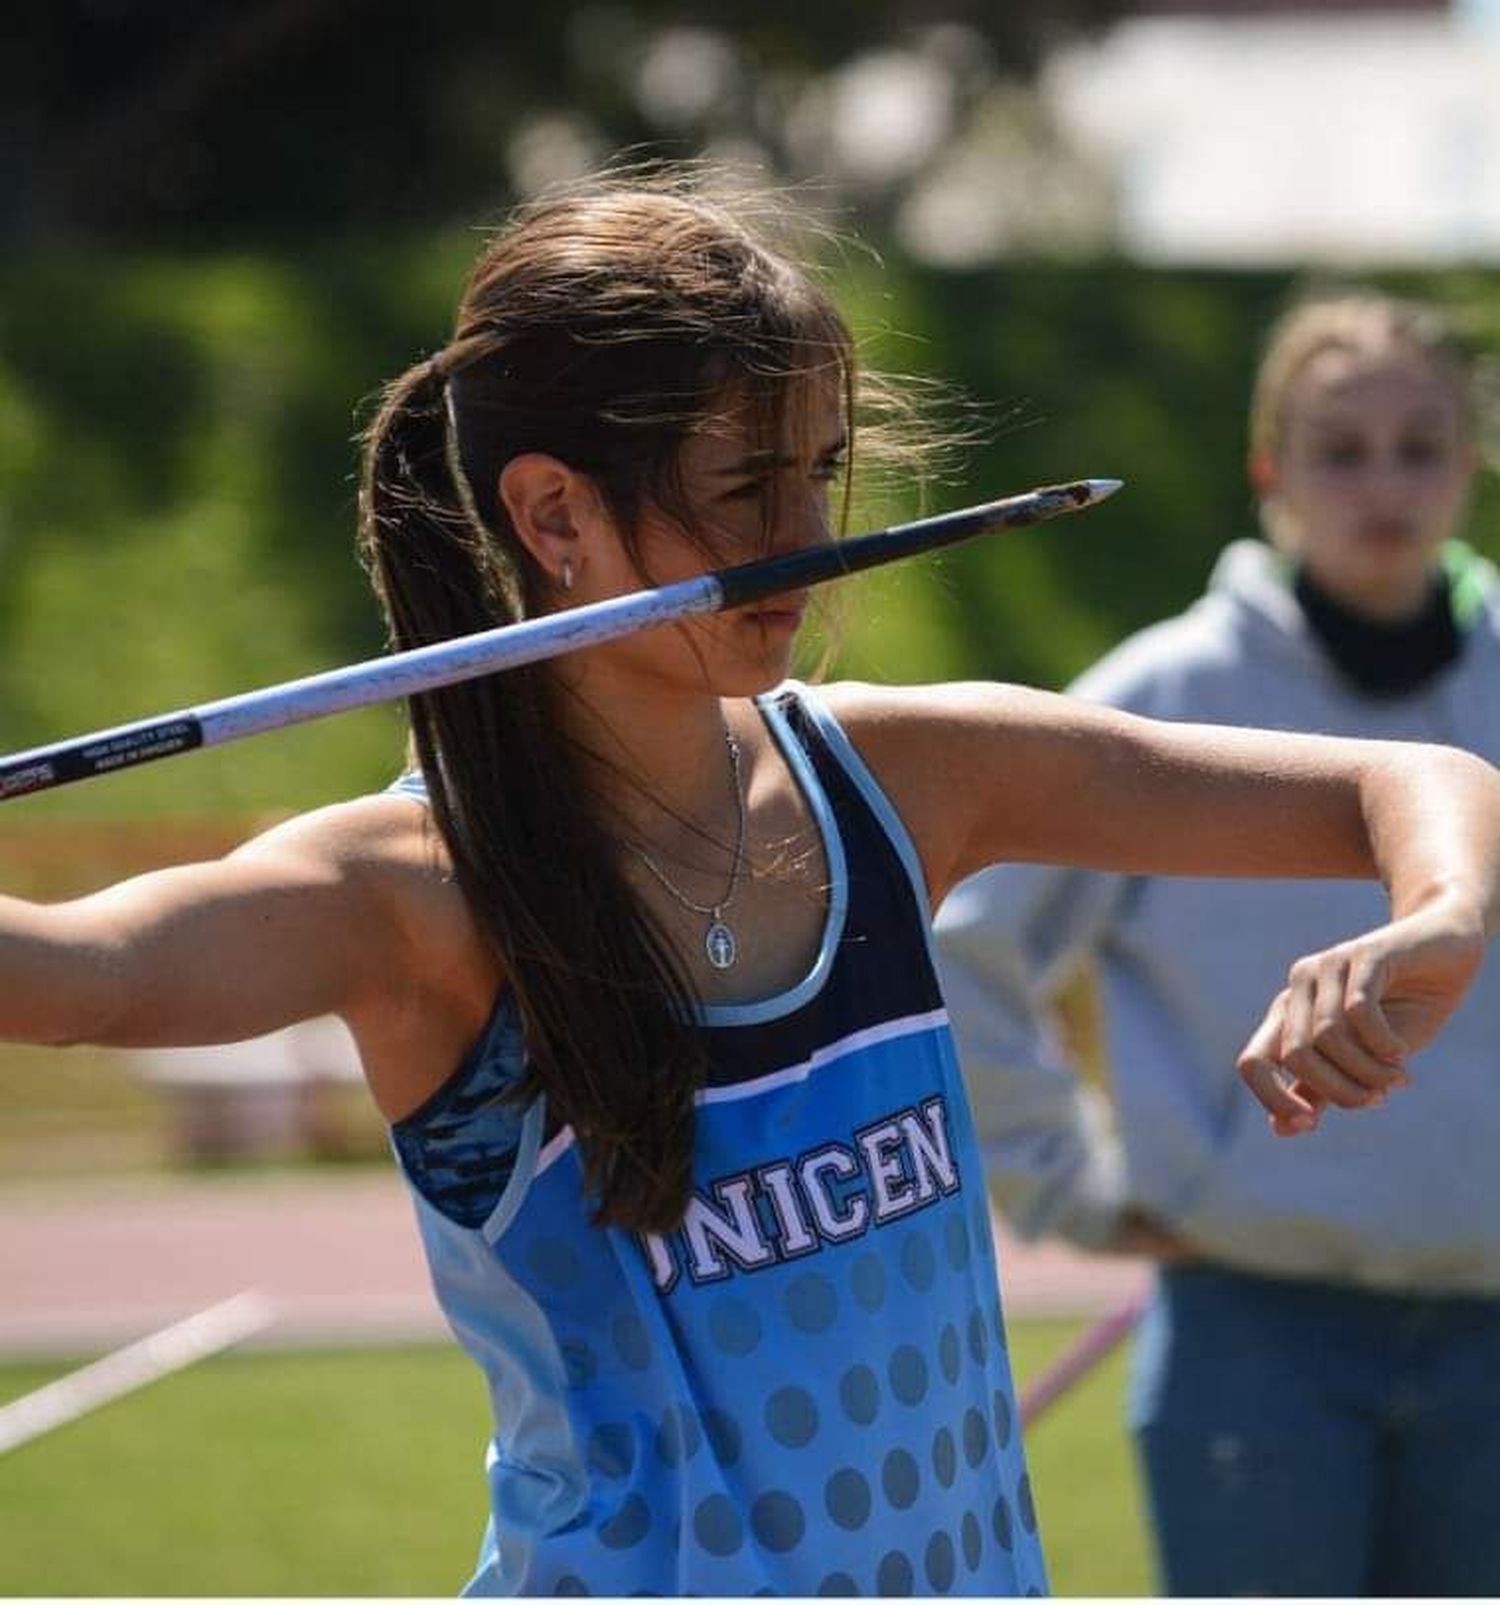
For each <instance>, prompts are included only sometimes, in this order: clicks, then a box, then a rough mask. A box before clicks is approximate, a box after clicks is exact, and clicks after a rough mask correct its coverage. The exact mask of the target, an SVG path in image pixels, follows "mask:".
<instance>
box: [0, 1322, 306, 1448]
mask: <svg viewBox="0 0 1500 1605" xmlns="http://www.w3.org/2000/svg"><path fill="white" fill-rule="evenodd" d="M274 1319H275V1310H274V1308H273V1307H272V1305H271V1301H270V1300H269V1299H267V1298H265V1297H264V1296H263V1295H262V1294H260V1293H257V1292H254V1291H253V1290H252V1291H248V1292H244V1293H237V1294H236V1295H235V1296H234V1297H233V1298H230V1299H225V1300H224V1302H223V1303H221V1304H213V1305H210V1306H209V1308H208V1309H206V1310H199V1311H198V1313H197V1314H196V1315H190V1316H188V1317H187V1319H186V1320H182V1321H178V1322H176V1323H175V1324H173V1325H172V1326H168V1327H164V1328H163V1329H162V1330H161V1331H160V1332H153V1333H152V1334H151V1335H150V1336H149V1337H143V1338H141V1339H140V1340H139V1341H138V1342H136V1343H130V1344H127V1345H126V1347H125V1348H123V1349H116V1350H115V1352H114V1353H113V1354H106V1355H105V1356H104V1358H103V1359H102V1360H95V1361H94V1362H93V1363H92V1364H91V1365H86V1366H84V1367H82V1369H81V1370H78V1371H70V1372H69V1373H68V1374H67V1375H66V1376H64V1377H59V1378H58V1379H57V1381H56V1382H49V1383H47V1385H46V1386H45V1387H41V1388H38V1389H37V1390H36V1391H35V1392H34V1393H27V1394H23V1395H22V1396H21V1397H20V1398H19V1399H13V1400H12V1401H11V1402H10V1403H9V1404H6V1405H3V1406H0V1454H6V1453H7V1452H8V1451H10V1450H12V1449H19V1448H20V1446H21V1445H22V1444H23V1443H30V1441H31V1440H32V1439H33V1438H40V1437H41V1436H42V1435H43V1434H44V1433H48V1432H51V1431H52V1430H53V1429H54V1428H56V1427H61V1426H65V1425H66V1424H67V1423H68V1422H69V1421H76V1420H77V1419H78V1418H79V1416H83V1415H87V1414H88V1413H89V1411H91V1410H97V1409H98V1408H99V1406H100V1405H102V1404H108V1403H109V1402H110V1401H111V1400H112V1399H118V1398H121V1397H122V1396H123V1395H124V1394H127V1393H133V1392H134V1391H135V1390H136V1389H137V1388H144V1387H146V1386H147V1385H148V1384H149V1383H152V1382H159V1381H160V1380H161V1379H162V1378H163V1377H165V1376H170V1375H171V1374H172V1372H174V1371H181V1370H184V1369H185V1368H186V1367H187V1366H190V1365H194V1364H196V1363H197V1362H198V1361H199V1360H202V1359H206V1358H207V1357H208V1356H209V1355H210V1354H217V1353H218V1352H219V1351H220V1350H221V1349H227V1348H229V1347H230V1346H231V1345H233V1344H235V1343H239V1342H242V1341H243V1340H244V1339H245V1338H247V1337H253V1336H255V1334H256V1333H258V1332H263V1331H264V1330H265V1329H266V1328H267V1327H268V1326H269V1325H270V1324H271V1322H272V1321H273V1320H274Z"/></svg>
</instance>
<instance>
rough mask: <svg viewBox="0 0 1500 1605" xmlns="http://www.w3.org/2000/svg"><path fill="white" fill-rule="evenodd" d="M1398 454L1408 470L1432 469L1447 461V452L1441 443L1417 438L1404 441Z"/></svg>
mask: <svg viewBox="0 0 1500 1605" xmlns="http://www.w3.org/2000/svg"><path fill="white" fill-rule="evenodd" d="M1396 454H1397V456H1398V457H1400V459H1401V461H1402V463H1403V464H1404V465H1405V466H1406V467H1407V468H1432V467H1434V466H1435V465H1436V464H1438V463H1441V462H1444V461H1446V459H1447V452H1446V450H1445V449H1444V447H1443V444H1442V442H1441V441H1438V440H1427V439H1418V438H1416V437H1413V438H1412V439H1410V440H1403V441H1402V442H1401V444H1400V446H1399V447H1398V448H1397V452H1396Z"/></svg>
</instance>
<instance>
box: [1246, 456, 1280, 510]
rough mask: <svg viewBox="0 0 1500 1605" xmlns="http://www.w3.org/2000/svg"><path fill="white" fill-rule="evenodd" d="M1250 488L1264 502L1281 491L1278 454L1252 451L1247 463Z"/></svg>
mask: <svg viewBox="0 0 1500 1605" xmlns="http://www.w3.org/2000/svg"><path fill="white" fill-rule="evenodd" d="M1245 472H1246V475H1247V476H1248V478H1249V480H1250V488H1251V490H1253V491H1254V492H1255V494H1256V495H1257V496H1259V497H1260V499H1261V500H1262V501H1265V500H1266V499H1267V498H1269V497H1271V496H1274V495H1275V494H1276V492H1277V491H1278V490H1280V489H1281V472H1280V470H1279V469H1278V468H1277V466H1276V454H1275V452H1271V451H1265V450H1261V451H1252V452H1251V453H1250V456H1249V457H1248V459H1247V460H1246V463H1245Z"/></svg>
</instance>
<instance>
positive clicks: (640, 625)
mask: <svg viewBox="0 0 1500 1605" xmlns="http://www.w3.org/2000/svg"><path fill="white" fill-rule="evenodd" d="M1119 486H1120V481H1119V480H1117V479H1082V480H1075V481H1074V482H1072V483H1071V484H1066V485H1047V486H1043V487H1041V488H1040V489H1038V490H1032V491H1026V492H1023V493H1022V494H1020V495H1017V496H1008V497H1005V498H1004V499H1003V500H1000V501H995V502H986V503H983V504H982V505H980V506H978V507H967V508H963V509H961V510H959V511H957V512H953V513H943V514H939V515H938V516H937V517H935V518H925V519H918V520H916V521H915V522H913V523H910V524H897V525H894V526H893V527H892V528H890V529H885V530H877V531H874V532H873V533H871V534H868V535H860V536H855V537H853V538H852V539H850V540H847V541H836V542H832V543H830V544H828V545H826V546H819V547H812V548H808V549H806V550H802V551H796V552H790V553H787V554H785V555H783V556H779V557H771V558H765V559H762V560H760V561H758V562H753V563H742V564H740V565H739V566H738V567H736V568H728V569H720V570H719V571H718V572H717V573H712V574H702V575H699V576H698V577H697V578H695V579H690V580H681V581H678V582H677V583H676V584H674V585H663V586H659V587H657V588H655V589H653V590H643V591H634V592H632V593H630V594H629V595H627V596H618V597H611V598H609V599H608V600H606V601H603V602H595V603H591V604H589V605H587V606H584V607H578V608H571V609H567V610H565V611H563V612H561V613H549V614H546V615H544V616H543V617H541V618H535V619H524V620H522V621H521V622H520V623H519V624H506V625H502V626H500V627H499V628H497V629H493V630H481V631H479V632H478V633H477V634H474V635H466V636H460V637H458V638H456V639H454V640H451V641H436V642H433V643H432V644H431V645H430V646H421V647H414V648H412V649H411V650H410V651H406V652H395V653H391V654H390V655H388V656H386V657H382V658H371V659H369V660H368V661H366V662H363V663H351V664H348V665H346V666H345V667H343V668H340V669H329V670H326V671H325V672H324V673H322V674H310V675H307V676H305V677H304V678H302V679H298V680H288V681H286V682H285V683H283V684H281V685H274V686H267V687H265V688H263V689H261V690H259V691H245V692H242V693H241V694H240V695H238V696H232V697H224V698H223V699H221V700H220V701H217V702H207V703H204V704H203V705H202V706H200V707H197V708H187V709H183V710H181V711H180V712H176V713H168V714H162V715H159V716H158V717H156V718H153V719H143V720H139V721H137V722H136V723H134V724H126V725H116V726H114V727H113V728H111V729H108V730H98V731H95V732H94V733H93V734H91V735H86V736H78V737H75V738H74V739H73V740H71V741H61V742H55V743H52V744H51V745H49V746H45V747H33V748H31V749H30V750H29V751H26V752H19V753H14V754H12V755H11V756H9V757H0V800H3V799H5V798H7V797H18V796H22V795H24V794H26V793H27V792H33V791H44V790H47V789H48V788H50V787H53V786H60V785H65V784H67V783H68V782H69V781H73V780H86V779H88V778H89V777H91V776H93V775H101V774H109V773H111V772H113V771H114V770H116V769H124V768H128V767H130V766H132V765H135V764H140V763H147V762H150V761H151V760H153V759H157V758H169V757H171V756H172V755H173V754H175V753H179V752H188V751H190V750H191V749H193V748H195V747H212V746H219V745H221V744H222V743H224V742H226V741H238V740H239V739H240V738H241V737H243V736H253V735H258V734H260V733H261V732H262V731H266V730H279V729H282V728H284V727H285V726H287V725H293V724H300V723H303V722H304V721H306V720H309V719H321V718H323V717H324V716H325V715H328V714H333V713H343V712H346V711H347V710H349V709H351V708H362V707H367V706H369V705H370V704H372V703H377V702H389V701H392V700H394V699H395V698H397V697H412V696H416V695H418V694H419V693H422V692H426V691H436V690H440V689H442V688H443V687H444V686H450V685H456V684H458V683H459V682H460V681H463V680H472V679H476V678H477V677H478V676H480V675H484V674H494V673H497V672H498V671H500V670H502V669H514V668H519V667H521V666H522V665H523V664H527V663H536V662H539V661H541V660H542V659H543V658H554V657H560V656H561V655H562V654H564V653H567V652H577V651H580V650H582V649H583V648H585V647H591V646H598V645H600V644H601V643H602V642H605V641H612V640H615V639H616V638H618V637H619V636H623V635H630V634H633V633H634V632H635V631H637V630H645V629H650V628H651V627H653V626H655V625H661V624H669V623H673V622H675V621H676V620H679V619H685V618H689V617H691V616H692V615H694V614H699V613H717V612H720V611H722V610H724V609H726V608H735V607H740V606H743V605H744V604H746V603H748V602H751V601H755V600H758V599H759V598H761V597H765V596H774V595H777V594H779V593H781V592H785V591H791V590H800V589H802V588H804V587H806V586H810V585H820V584H822V583H824V582H825V581H827V580H832V579H838V578H840V577H841V576H843V575H846V574H852V573H856V572H858V571H859V570H860V569H864V568H870V567H873V566H875V565H876V564H880V563H888V562H893V561H895V560H896V559H898V558H902V557H909V556H913V555H915V554H916V553H918V552H924V551H931V550H935V549H936V548H938V547H941V546H948V545H952V544H954V543H956V542H958V541H962V540H968V539H970V538H971V537H973V536H975V535H981V534H985V533H987V532H989V531H992V530H998V529H1014V528H1019V527H1023V526H1026V525H1030V524H1037V523H1040V522H1042V521H1043V520H1044V519H1049V518H1056V517H1058V516H1059V515H1061V514H1063V513H1071V512H1076V511H1077V510H1078V509H1080V508H1083V507H1091V506H1093V505H1094V503H1095V502H1099V501H1102V500H1103V499H1104V498H1105V497H1106V496H1109V495H1112V494H1113V493H1114V492H1115V491H1116V490H1118V489H1119Z"/></svg>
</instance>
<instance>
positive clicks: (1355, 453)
mask: <svg viewBox="0 0 1500 1605" xmlns="http://www.w3.org/2000/svg"><path fill="white" fill-rule="evenodd" d="M1314 460H1315V461H1316V462H1317V464H1318V465H1319V467H1322V468H1358V467H1360V465H1361V464H1362V463H1363V462H1364V460H1365V448H1364V446H1363V445H1362V444H1361V443H1360V442H1359V441H1357V440H1330V441H1326V442H1324V444H1323V445H1321V446H1320V447H1319V448H1318V450H1317V451H1316V452H1315V453H1314Z"/></svg>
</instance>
